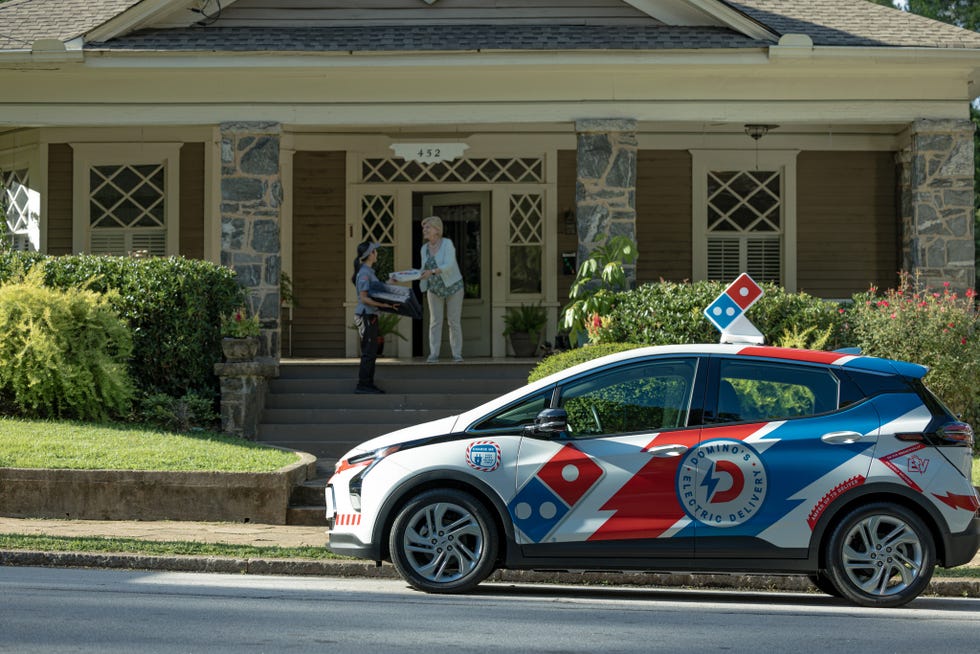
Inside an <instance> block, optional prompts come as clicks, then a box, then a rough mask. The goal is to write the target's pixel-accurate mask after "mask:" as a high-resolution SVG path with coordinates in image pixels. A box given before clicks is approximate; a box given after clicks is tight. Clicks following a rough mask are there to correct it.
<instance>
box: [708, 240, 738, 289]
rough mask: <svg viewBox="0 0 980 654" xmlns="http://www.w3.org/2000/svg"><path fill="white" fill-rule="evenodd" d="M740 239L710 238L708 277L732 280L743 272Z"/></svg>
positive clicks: (726, 280)
mask: <svg viewBox="0 0 980 654" xmlns="http://www.w3.org/2000/svg"><path fill="white" fill-rule="evenodd" d="M739 250H740V248H739V241H738V239H725V238H710V237H709V238H708V279H710V280H714V281H719V282H730V281H732V280H734V279H735V278H736V277H738V276H739V275H740V274H741V272H742V265H741V257H740V256H739Z"/></svg>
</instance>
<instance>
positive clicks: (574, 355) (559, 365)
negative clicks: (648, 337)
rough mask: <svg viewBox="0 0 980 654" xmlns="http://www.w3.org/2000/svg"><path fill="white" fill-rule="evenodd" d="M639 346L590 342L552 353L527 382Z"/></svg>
mask: <svg viewBox="0 0 980 654" xmlns="http://www.w3.org/2000/svg"><path fill="white" fill-rule="evenodd" d="M637 347H642V346H640V345H635V344H632V343H606V344H603V345H593V344H589V345H586V346H584V347H578V348H575V349H574V350H565V351H564V352H558V353H557V354H552V355H551V356H549V357H547V358H545V359H543V360H542V361H541V362H540V363H538V365H537V366H535V367H534V369H532V370H531V373H530V374H529V375H528V378H527V382H528V383H529V384H530V383H531V382H536V381H538V380H539V379H543V378H545V377H547V376H548V375H552V374H554V373H556V372H560V371H562V370H565V369H566V368H571V367H572V366H577V365H578V364H580V363H585V362H586V361H591V360H592V359H598V358H599V357H604V356H606V355H607V354H613V353H615V352H623V351H625V350H632V349H635V348H637Z"/></svg>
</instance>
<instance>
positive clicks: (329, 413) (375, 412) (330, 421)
mask: <svg viewBox="0 0 980 654" xmlns="http://www.w3.org/2000/svg"><path fill="white" fill-rule="evenodd" d="M458 412H459V411H458V410H456V409H438V410H437V409H391V408H384V409H366V408H365V409H266V411H265V413H264V414H263V415H262V426H263V427H273V426H279V425H296V424H303V425H314V424H319V425H323V426H325V427H333V426H335V425H338V424H361V423H365V422H373V423H377V424H386V425H389V429H400V428H401V427H405V426H409V425H417V424H419V423H421V422H428V421H430V420H437V419H438V418H445V417H447V416H451V415H454V414H456V413H458ZM391 426H393V427H391ZM262 440H265V439H264V438H263V439H262Z"/></svg>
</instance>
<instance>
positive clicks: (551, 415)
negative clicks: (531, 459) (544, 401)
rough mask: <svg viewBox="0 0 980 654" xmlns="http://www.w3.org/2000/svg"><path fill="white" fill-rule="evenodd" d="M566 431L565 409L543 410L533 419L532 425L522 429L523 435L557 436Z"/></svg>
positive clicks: (566, 416)
mask: <svg viewBox="0 0 980 654" xmlns="http://www.w3.org/2000/svg"><path fill="white" fill-rule="evenodd" d="M567 429H568V413H567V412H566V411H565V409H544V410H543V411H541V413H539V414H538V415H537V416H536V417H535V418H534V424H531V425H527V426H526V427H524V434H525V435H527V436H534V435H539V434H558V433H561V432H563V431H566V430H567Z"/></svg>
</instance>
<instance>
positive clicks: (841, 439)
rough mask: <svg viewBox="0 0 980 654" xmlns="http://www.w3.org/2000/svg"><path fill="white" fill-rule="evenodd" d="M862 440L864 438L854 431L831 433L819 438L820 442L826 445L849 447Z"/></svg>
mask: <svg viewBox="0 0 980 654" xmlns="http://www.w3.org/2000/svg"><path fill="white" fill-rule="evenodd" d="M862 438H864V436H863V435H862V434H859V433H857V432H856V431H832V432H829V433H827V434H824V435H823V436H821V437H820V440H822V441H823V442H824V443H827V444H828V445H850V444H851V443H857V442H858V441H859V440H861V439H862Z"/></svg>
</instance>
